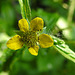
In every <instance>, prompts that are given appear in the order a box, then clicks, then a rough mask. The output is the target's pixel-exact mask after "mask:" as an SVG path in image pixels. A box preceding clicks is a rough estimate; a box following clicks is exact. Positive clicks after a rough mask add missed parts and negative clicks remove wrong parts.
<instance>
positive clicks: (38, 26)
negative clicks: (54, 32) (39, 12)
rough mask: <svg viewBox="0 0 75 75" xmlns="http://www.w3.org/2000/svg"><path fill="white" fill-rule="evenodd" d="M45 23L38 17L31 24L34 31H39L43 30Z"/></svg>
mask: <svg viewBox="0 0 75 75" xmlns="http://www.w3.org/2000/svg"><path fill="white" fill-rule="evenodd" d="M43 24H44V21H43V19H42V18H39V17H36V18H34V19H33V20H32V21H31V22H30V28H31V30H33V31H39V30H42V29H43Z"/></svg>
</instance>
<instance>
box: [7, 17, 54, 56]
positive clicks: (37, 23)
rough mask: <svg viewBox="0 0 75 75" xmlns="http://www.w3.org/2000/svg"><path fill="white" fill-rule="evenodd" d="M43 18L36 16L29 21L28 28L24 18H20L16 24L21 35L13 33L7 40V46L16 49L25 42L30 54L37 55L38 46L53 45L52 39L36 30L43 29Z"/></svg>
mask: <svg viewBox="0 0 75 75" xmlns="http://www.w3.org/2000/svg"><path fill="white" fill-rule="evenodd" d="M43 25H44V22H43V19H42V18H39V17H36V18H34V19H33V20H31V22H30V28H29V26H28V22H27V20H26V19H20V20H19V22H18V26H19V28H20V31H21V32H22V33H23V35H15V36H14V37H12V38H11V39H9V40H8V42H7V47H8V48H10V49H12V50H17V49H20V48H22V46H23V45H24V44H25V45H27V46H28V49H29V52H30V53H31V54H32V55H35V56H37V55H38V50H39V46H38V43H39V44H40V46H41V47H42V48H48V47H51V46H52V45H53V39H52V38H51V37H50V36H49V35H47V34H41V35H38V31H40V30H42V29H43Z"/></svg>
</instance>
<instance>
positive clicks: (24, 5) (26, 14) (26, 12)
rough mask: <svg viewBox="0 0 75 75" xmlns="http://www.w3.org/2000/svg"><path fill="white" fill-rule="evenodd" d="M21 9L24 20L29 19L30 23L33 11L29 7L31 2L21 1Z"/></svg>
mask: <svg viewBox="0 0 75 75" xmlns="http://www.w3.org/2000/svg"><path fill="white" fill-rule="evenodd" d="M19 3H20V7H21V14H22V18H24V19H27V21H28V22H30V20H31V10H30V6H29V0H19Z"/></svg>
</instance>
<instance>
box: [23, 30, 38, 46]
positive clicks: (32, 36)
mask: <svg viewBox="0 0 75 75" xmlns="http://www.w3.org/2000/svg"><path fill="white" fill-rule="evenodd" d="M37 40H38V37H37V34H36V33H35V32H33V31H28V32H26V33H24V35H23V41H24V42H25V44H26V45H27V46H28V47H31V46H34V45H36V43H37Z"/></svg>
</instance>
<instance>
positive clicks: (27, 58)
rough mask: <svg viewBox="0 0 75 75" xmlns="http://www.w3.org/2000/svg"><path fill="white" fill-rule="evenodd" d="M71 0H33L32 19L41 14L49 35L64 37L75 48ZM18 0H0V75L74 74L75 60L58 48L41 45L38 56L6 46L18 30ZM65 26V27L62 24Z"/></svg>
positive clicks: (74, 21)
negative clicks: (67, 56) (70, 12)
mask: <svg viewBox="0 0 75 75" xmlns="http://www.w3.org/2000/svg"><path fill="white" fill-rule="evenodd" d="M70 4H71V1H70V0H30V6H31V10H32V11H31V13H32V19H33V18H34V17H37V16H38V17H41V18H43V19H44V22H45V23H44V25H45V26H46V27H47V28H46V31H47V32H48V34H52V35H55V36H57V37H59V38H61V39H64V40H65V42H66V44H68V45H69V47H70V48H71V49H72V50H73V51H74V50H75V10H74V12H73V17H72V21H71V23H70V25H68V20H67V18H68V15H69V14H68V11H69V10H70V9H69V7H70ZM20 12H21V11H20V5H19V3H18V0H0V75H75V71H74V69H75V63H73V62H72V61H70V60H68V59H66V58H64V57H63V56H62V55H61V54H59V53H58V52H57V51H56V50H55V48H53V47H50V48H47V49H43V48H40V49H39V55H38V56H37V57H35V56H33V55H31V54H30V53H29V51H28V49H27V48H26V46H25V48H22V49H20V50H17V51H13V50H10V49H8V48H7V47H6V42H7V40H8V39H9V38H10V37H12V36H13V35H15V34H16V33H15V32H14V30H18V29H19V28H18V20H19V19H21V18H22V17H21V13H20ZM63 26H64V27H63Z"/></svg>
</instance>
